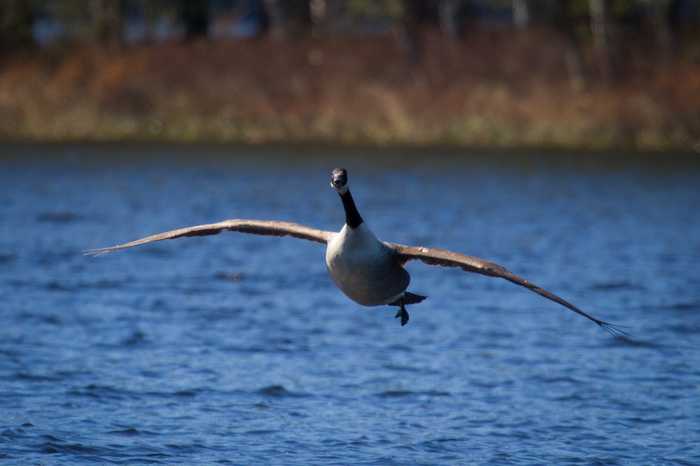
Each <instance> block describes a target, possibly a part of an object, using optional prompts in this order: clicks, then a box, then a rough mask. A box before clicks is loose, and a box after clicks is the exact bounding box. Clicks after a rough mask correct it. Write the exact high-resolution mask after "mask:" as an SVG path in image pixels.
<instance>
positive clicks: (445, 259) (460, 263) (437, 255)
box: [385, 243, 625, 336]
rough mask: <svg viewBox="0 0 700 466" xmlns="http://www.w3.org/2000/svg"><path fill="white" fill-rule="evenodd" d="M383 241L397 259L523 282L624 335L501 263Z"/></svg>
mask: <svg viewBox="0 0 700 466" xmlns="http://www.w3.org/2000/svg"><path fill="white" fill-rule="evenodd" d="M385 244H386V245H387V246H388V247H390V248H391V249H393V250H394V251H395V252H396V254H397V255H398V259H399V261H400V262H401V263H402V264H404V263H406V262H408V261H410V260H413V259H418V260H420V261H422V262H425V263H426V264H430V265H440V266H443V267H459V268H461V269H462V270H464V271H466V272H474V273H478V274H481V275H486V276H489V277H498V278H503V279H505V280H508V281H509V282H512V283H515V284H516V285H520V286H524V287H525V288H527V289H529V290H531V291H534V292H535V293H537V294H539V295H540V296H544V297H545V298H547V299H549V300H552V301H554V302H555V303H559V304H561V305H562V306H564V307H566V308H568V309H570V310H572V311H574V312H575V313H577V314H579V315H582V316H583V317H585V318H587V319H590V320H592V321H593V322H595V323H596V324H598V325H599V326H601V327H603V328H604V329H605V330H607V331H608V332H610V333H611V334H612V335H614V336H620V335H625V332H624V331H622V330H621V329H620V328H619V327H618V326H616V325H613V324H611V323H609V322H605V321H603V320H600V319H598V318H596V317H593V316H592V315H590V314H588V313H587V312H584V311H582V310H581V309H579V308H578V307H576V306H574V305H573V304H571V303H570V302H568V301H566V300H564V299H562V298H560V297H559V296H557V295H555V294H554V293H551V292H549V291H547V290H545V289H544V288H540V287H539V286H537V285H535V284H534V283H530V282H529V281H527V280H525V279H524V278H522V277H519V276H517V275H515V274H514V273H512V272H510V271H509V270H507V269H506V268H505V267H502V266H500V265H498V264H494V263H493V262H489V261H485V260H483V259H479V258H478V257H472V256H465V255H464V254H459V253H456V252H452V251H448V250H446V249H438V248H424V247H420V246H404V245H402V244H394V243H385Z"/></svg>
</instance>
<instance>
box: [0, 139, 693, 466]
mask: <svg viewBox="0 0 700 466" xmlns="http://www.w3.org/2000/svg"><path fill="white" fill-rule="evenodd" d="M335 166H345V167H346V168H348V170H349V178H350V185H351V187H352V190H353V194H354V196H355V200H356V201H357V203H358V207H359V209H360V212H361V213H362V215H363V217H364V218H365V220H366V221H367V223H368V225H369V226H370V227H371V228H372V229H373V231H374V232H375V233H376V234H377V236H379V237H380V238H382V239H384V240H388V241H394V242H400V243H407V244H420V245H426V246H439V247H443V248H448V249H453V250H455V251H458V252H463V253H466V254H470V255H475V256H479V257H483V258H486V259H490V260H492V261H495V262H497V263H499V264H502V265H504V266H506V267H508V268H509V269H510V270H512V271H513V272H515V273H517V274H520V275H522V276H524V277H526V278H528V279H530V280H531V281H533V282H534V283H537V284H538V285H540V286H543V287H544V288H547V289H549V290H552V291H554V292H555V293H557V294H560V295H561V296H562V297H564V298H565V299H569V300H571V301H572V302H573V303H575V304H577V305H579V306H580V307H582V308H583V309H584V310H587V311H588V312H590V313H592V314H593V315H595V316H597V317H600V318H602V319H605V320H609V321H611V322H614V323H617V324H621V325H624V326H626V327H625V330H626V331H627V332H628V333H629V335H630V336H629V338H613V337H611V336H610V335H609V334H607V333H606V332H605V331H604V330H602V329H600V328H598V327H597V326H596V325H594V324H593V323H592V322H590V321H588V320H586V319H584V318H582V317H580V316H578V315H576V314H574V313H572V312H570V311H568V310H566V309H564V308H563V307H561V306H558V305H556V304H554V303H552V302H550V301H547V300H545V299H543V298H541V297H540V296H537V295H535V294H534V293H531V292H529V291H527V290H525V289H524V288H521V287H517V286H515V285H513V284H511V283H508V282H505V281H503V280H498V279H494V278H488V277H483V276H478V275H473V274H466V273H464V272H461V271H459V270H455V269H444V268H438V267H430V266H427V265H424V264H421V263H410V264H409V265H408V269H409V271H410V272H411V274H412V283H411V288H410V289H411V290H412V291H413V292H416V293H420V294H425V295H428V296H429V298H428V299H427V300H426V301H425V302H423V303H421V304H419V305H415V306H411V307H409V312H410V313H411V321H410V322H409V324H408V325H406V326H405V327H401V326H400V325H399V322H398V321H397V320H395V319H394V313H395V308H390V307H381V308H364V307H361V306H359V305H357V304H355V303H353V302H352V301H350V300H348V299H347V298H346V297H345V296H343V295H342V293H341V292H340V291H338V290H337V289H336V288H335V287H334V285H333V284H332V282H331V280H330V278H329V277H328V275H327V273H326V270H325V264H324V260H323V257H324V248H323V247H322V246H320V245H318V244H315V243H310V242H305V241H300V240H295V239H289V238H270V237H257V236H249V235H243V234H237V233H222V234H221V235H218V236H212V237H201V238H184V239H179V240H175V241H169V242H161V243H158V244H154V245H148V246H144V247H141V248H137V249H132V250H129V251H123V252H119V253H114V254H111V255H106V256H101V257H96V258H90V257H85V256H83V255H82V254H81V251H82V250H84V249H88V248H95V247H101V246H109V245H112V244H115V243H119V242H124V241H127V240H132V239H136V238H140V237H142V236H145V235H148V234H151V233H157V232H160V231H164V230H169V229H173V228H177V227H181V226H187V225H193V224H198V223H211V222H214V221H218V220H222V219H226V218H260V219H279V220H289V221H294V222H299V223H303V224H307V225H310V226H313V227H317V228H322V229H329V230H337V229H339V228H340V227H341V225H342V223H343V221H344V215H343V211H342V207H341V204H340V201H339V199H338V196H337V195H336V193H335V192H333V190H332V189H330V187H329V186H328V183H329V172H330V170H331V169H332V168H333V167H335ZM0 185H1V186H2V189H1V190H0V296H2V302H3V305H2V318H3V325H2V326H0V413H2V416H1V418H0V423H1V424H0V463H1V464H3V465H28V464H42V465H83V464H127V465H135V464H164V465H173V464H185V465H191V464H232V465H250V464H268V465H290V464H300V465H301V464H303V465H349V464H352V465H378V466H379V465H382V466H383V465H458V464H483V465H501V464H502V465H542V464H599V465H640V464H661V465H696V464H700V442H699V440H700V364H699V363H698V362H699V361H700V358H699V357H700V215H699V210H698V206H700V189H699V186H700V157H699V156H697V155H695V156H693V155H679V154H649V155H631V156H626V155H623V154H608V155H602V154H586V153H576V154H566V153H545V154H537V153H529V154H528V153H510V154H505V153H498V152H485V151H467V150H463V151H458V150H447V149H437V148H436V149H428V148H425V149H421V150H405V151H401V150H393V151H392V150H385V151H377V150H369V149H368V150H363V149H332V148H330V147H328V148H323V147H321V148H314V149H308V148H303V147H292V148H284V147H271V148H246V147H226V146H218V147H217V146H214V147H208V146H150V145H99V144H94V145H60V146H51V145H46V146H41V145H39V146H32V145H5V146H2V157H0Z"/></svg>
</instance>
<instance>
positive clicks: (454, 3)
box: [438, 0, 462, 39]
mask: <svg viewBox="0 0 700 466" xmlns="http://www.w3.org/2000/svg"><path fill="white" fill-rule="evenodd" d="M461 4H462V1H461V0H440V3H439V5H438V8H439V10H438V14H439V18H440V29H441V30H442V32H443V33H445V35H447V36H448V37H450V38H452V39H458V38H459V37H460V36H461V35H462V31H461V28H460V24H459V8H460V6H461Z"/></svg>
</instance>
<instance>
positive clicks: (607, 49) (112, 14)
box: [0, 0, 700, 79]
mask: <svg viewBox="0 0 700 466" xmlns="http://www.w3.org/2000/svg"><path fill="white" fill-rule="evenodd" d="M221 18H228V19H229V22H230V24H229V27H228V29H225V30H224V33H223V34H221V33H220V34H218V35H214V34H213V32H212V31H213V25H214V24H215V23H216V22H217V21H219V20H220V19H221ZM699 19H700V0H229V1H226V0H199V1H197V0H171V1H168V0H91V1H89V2H84V1H80V0H50V1H49V0H3V1H2V2H0V53H2V54H12V53H17V52H21V51H25V50H31V49H36V48H38V47H41V46H45V45H46V44H47V43H51V44H55V43H61V44H65V43H75V42H90V43H93V44H94V43H98V44H103V45H118V46H125V45H128V44H134V43H138V42H148V41H153V40H159V39H160V40H163V39H173V38H177V39H180V40H185V41H191V40H197V39H201V38H209V39H212V38H220V37H222V36H225V35H227V34H228V35H229V36H231V37H237V38H257V37H262V36H265V35H274V36H277V37H283V38H289V39H292V38H298V37H303V36H305V35H315V36H316V37H324V36H329V35H333V34H349V33H350V34H370V33H377V32H385V31H387V30H389V29H392V30H394V31H395V32H396V33H397V34H396V35H397V37H398V38H399V40H400V43H401V45H402V46H403V49H404V50H405V51H406V53H407V56H408V57H409V59H410V60H411V61H415V62H417V61H419V60H420V59H421V53H422V50H421V31H422V30H424V29H425V27H429V26H433V27H435V28H439V30H441V31H442V32H443V34H444V35H445V37H447V38H449V39H451V40H459V39H460V38H463V37H468V36H469V34H470V32H472V31H474V30H476V29H477V28H479V27H483V26H489V27H512V28H513V29H519V30H522V29H526V28H531V27H547V28H550V29H553V30H556V31H559V32H560V33H561V37H562V41H563V42H564V43H567V44H569V52H568V55H569V56H568V57H567V62H568V63H569V66H570V71H571V73H572V74H574V75H576V74H577V73H578V72H579V71H577V70H580V69H581V67H582V63H583V56H582V54H583V52H582V50H584V49H585V50H591V51H592V55H593V58H592V61H593V62H595V64H596V65H597V68H598V70H599V72H600V75H601V77H603V78H605V79H607V78H610V77H611V76H613V75H614V74H615V72H616V69H615V68H616V66H617V62H618V60H616V59H615V58H616V57H618V56H620V55H623V51H624V49H625V45H626V44H628V43H630V42H635V43H636V44H637V45H639V44H640V42H642V44H643V46H644V47H649V49H650V50H652V51H653V52H654V57H655V59H657V60H661V61H663V60H668V59H670V58H672V57H673V56H674V55H675V54H677V53H678V52H679V51H680V50H682V49H683V46H684V45H685V44H686V43H688V42H694V41H695V40H697V38H698V37H697V36H698V33H697V31H698V30H700V28H699V27H698V24H700V21H699Z"/></svg>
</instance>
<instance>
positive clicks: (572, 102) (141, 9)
mask: <svg viewBox="0 0 700 466" xmlns="http://www.w3.org/2000/svg"><path fill="white" fill-rule="evenodd" d="M0 54H1V55H0V137H1V138H3V139H5V140H18V139H19V140H34V141H75V140H80V141H85V140H89V141H95V140H109V141H114V140H131V141H133V140H148V141H177V142H180V141H221V142H253V143H269V142H290V141H292V142H334V143H349V144H373V145H374V144H382V145H384V144H396V143H398V144H420V145H429V144H456V145H464V146H498V147H559V148H562V147H564V148H595V149H611V148H630V149H653V150H661V149H674V150H683V151H694V150H695V151H696V150H700V1H698V0H377V1H371V0H287V1H282V0H210V1H176V0H172V1H166V0H96V1H93V2H87V3H86V2H81V1H75V0H55V1H42V0H33V1H24V0H5V1H3V2H2V3H1V4H0Z"/></svg>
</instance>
